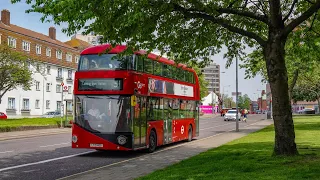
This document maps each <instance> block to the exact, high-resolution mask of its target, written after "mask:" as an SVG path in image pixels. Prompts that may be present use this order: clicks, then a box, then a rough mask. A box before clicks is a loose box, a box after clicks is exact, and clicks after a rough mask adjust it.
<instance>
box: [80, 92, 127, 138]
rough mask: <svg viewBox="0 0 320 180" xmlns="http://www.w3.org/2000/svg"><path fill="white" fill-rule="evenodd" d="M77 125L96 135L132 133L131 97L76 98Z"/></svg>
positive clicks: (86, 96)
mask: <svg viewBox="0 0 320 180" xmlns="http://www.w3.org/2000/svg"><path fill="white" fill-rule="evenodd" d="M75 100H76V102H75V103H76V111H75V123H76V124H77V125H79V126H81V127H83V128H84V129H86V130H88V131H92V132H96V133H115V132H131V126H132V123H131V118H130V102H131V101H130V97H129V96H119V95H112V96H91V95H90V96H88V95H85V96H76V97H75Z"/></svg>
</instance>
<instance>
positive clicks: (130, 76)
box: [72, 44, 200, 151]
mask: <svg viewBox="0 0 320 180" xmlns="http://www.w3.org/2000/svg"><path fill="white" fill-rule="evenodd" d="M109 48H111V46H110V45H108V44H106V45H99V46H94V47H90V48H87V49H85V50H83V51H82V52H81V56H83V55H95V54H99V53H104V52H105V51H106V50H107V49H109ZM125 49H126V46H120V45H119V46H116V47H115V48H112V49H111V50H110V51H109V52H108V54H117V53H121V52H122V51H124V50H125ZM135 54H136V55H142V54H146V52H145V51H138V52H135ZM147 57H148V58H149V59H152V60H154V61H158V62H161V63H164V64H167V65H171V66H176V65H175V63H174V61H172V60H168V59H166V58H163V57H160V58H159V56H157V55H155V54H148V55H147ZM80 60H81V58H80ZM79 63H80V62H79ZM178 67H181V68H182V69H184V70H186V71H189V72H191V73H192V74H193V77H194V83H188V82H182V81H178V80H175V79H170V78H166V77H161V76H156V75H152V74H147V73H142V72H138V71H134V70H113V71H110V70H95V71H77V72H76V73H75V81H74V96H75V97H76V96H79V95H129V96H130V95H137V96H141V97H146V98H148V97H159V98H168V99H183V100H186V101H194V102H196V107H195V109H196V110H195V118H179V119H172V124H171V127H172V129H171V130H172V131H171V135H170V136H171V138H172V140H170V142H166V141H165V140H164V134H165V132H164V126H165V121H164V120H156V121H149V120H148V119H147V120H146V122H147V124H146V128H147V129H146V135H145V136H146V137H145V142H144V143H142V144H143V145H141V146H140V147H135V146H134V145H133V144H134V141H135V139H134V137H131V135H130V134H133V132H131V133H122V134H121V133H107V134H103V133H93V132H90V131H88V130H87V129H85V128H83V127H81V126H80V125H79V124H78V123H77V121H75V122H74V123H73V125H72V148H91V149H104V150H125V151H128V150H136V149H143V148H148V147H149V138H148V137H149V135H150V133H151V131H155V133H156V145H157V146H161V145H164V144H169V143H173V142H177V141H181V140H186V139H188V127H190V126H191V127H192V137H196V136H198V135H199V127H198V124H199V123H198V122H196V121H199V112H198V111H197V107H198V105H197V103H198V102H199V100H200V87H199V81H198V77H197V74H196V72H195V71H194V70H193V69H189V68H186V66H185V65H182V64H179V65H178ZM97 78H99V79H103V78H121V79H123V89H122V90H90V91H84V90H79V89H78V86H79V80H80V79H97ZM149 78H154V79H157V80H162V81H165V82H171V83H178V84H181V85H188V86H191V87H193V96H192V97H187V96H177V95H170V94H161V93H150V92H149V91H148V79H149ZM74 104H75V103H74ZM133 109H134V108H133V107H132V110H133ZM75 113H76V112H74V114H75ZM130 118H133V117H130ZM133 121H134V120H133ZM140 131H141V127H140ZM121 135H124V136H125V138H126V139H127V144H126V145H121V143H118V141H119V136H121ZM140 135H141V132H140ZM130 138H131V139H130ZM140 139H143V137H140ZM141 141H143V140H140V142H141Z"/></svg>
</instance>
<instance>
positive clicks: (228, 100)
mask: <svg viewBox="0 0 320 180" xmlns="http://www.w3.org/2000/svg"><path fill="white" fill-rule="evenodd" d="M222 100H223V101H222V103H223V106H224V108H233V107H236V102H234V100H233V98H232V97H229V96H228V95H227V94H223V98H222Z"/></svg>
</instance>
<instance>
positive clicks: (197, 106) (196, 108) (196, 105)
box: [194, 101, 200, 136]
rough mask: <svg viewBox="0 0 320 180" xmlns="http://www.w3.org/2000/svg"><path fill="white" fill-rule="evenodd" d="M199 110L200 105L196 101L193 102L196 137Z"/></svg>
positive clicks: (197, 134)
mask: <svg viewBox="0 0 320 180" xmlns="http://www.w3.org/2000/svg"><path fill="white" fill-rule="evenodd" d="M199 109H200V103H199V102H198V101H196V102H195V107H194V119H195V121H196V122H195V124H196V136H199V126H200V125H199Z"/></svg>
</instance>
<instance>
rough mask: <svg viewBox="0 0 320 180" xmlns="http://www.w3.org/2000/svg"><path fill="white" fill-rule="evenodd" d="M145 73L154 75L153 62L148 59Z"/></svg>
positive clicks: (145, 60) (145, 62)
mask: <svg viewBox="0 0 320 180" xmlns="http://www.w3.org/2000/svg"><path fill="white" fill-rule="evenodd" d="M144 72H145V73H149V74H153V61H152V60H151V59H148V58H144Z"/></svg>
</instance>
